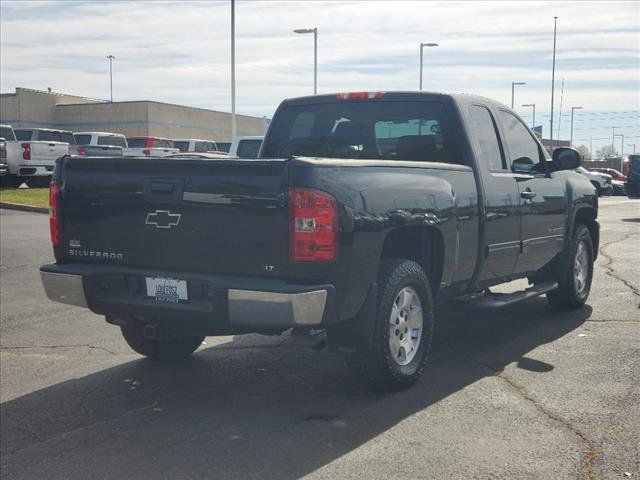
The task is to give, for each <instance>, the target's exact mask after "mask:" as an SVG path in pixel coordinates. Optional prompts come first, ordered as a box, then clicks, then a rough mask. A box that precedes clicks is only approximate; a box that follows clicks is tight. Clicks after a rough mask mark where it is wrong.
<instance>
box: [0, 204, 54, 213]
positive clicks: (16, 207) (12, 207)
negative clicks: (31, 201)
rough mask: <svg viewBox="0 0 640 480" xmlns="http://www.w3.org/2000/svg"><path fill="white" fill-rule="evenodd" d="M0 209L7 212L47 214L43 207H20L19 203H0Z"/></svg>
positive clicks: (47, 211)
mask: <svg viewBox="0 0 640 480" xmlns="http://www.w3.org/2000/svg"><path fill="white" fill-rule="evenodd" d="M0 208H6V209H7V210H20V211H23V212H36V213H49V209H48V208H45V207H34V206H33V205H22V204H20V203H9V202H0Z"/></svg>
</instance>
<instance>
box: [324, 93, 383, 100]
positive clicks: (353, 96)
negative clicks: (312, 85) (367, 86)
mask: <svg viewBox="0 0 640 480" xmlns="http://www.w3.org/2000/svg"><path fill="white" fill-rule="evenodd" d="M382 97H384V92H348V93H338V94H337V95H336V98H337V99H338V100H370V99H373V98H382Z"/></svg>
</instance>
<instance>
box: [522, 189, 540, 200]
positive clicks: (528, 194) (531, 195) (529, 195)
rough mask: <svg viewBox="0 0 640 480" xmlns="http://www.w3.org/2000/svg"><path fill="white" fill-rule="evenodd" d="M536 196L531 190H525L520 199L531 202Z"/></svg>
mask: <svg viewBox="0 0 640 480" xmlns="http://www.w3.org/2000/svg"><path fill="white" fill-rule="evenodd" d="M536 195H537V194H536V193H535V192H532V191H531V190H525V191H524V192H520V197H521V198H524V199H525V200H531V199H532V198H534V197H535V196H536Z"/></svg>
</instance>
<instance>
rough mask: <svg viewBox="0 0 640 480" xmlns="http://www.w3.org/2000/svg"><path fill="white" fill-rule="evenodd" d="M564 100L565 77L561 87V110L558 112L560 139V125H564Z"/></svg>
mask: <svg viewBox="0 0 640 480" xmlns="http://www.w3.org/2000/svg"><path fill="white" fill-rule="evenodd" d="M563 101H564V78H563V79H562V86H561V87H560V111H559V112H558V140H560V125H562V102H563Z"/></svg>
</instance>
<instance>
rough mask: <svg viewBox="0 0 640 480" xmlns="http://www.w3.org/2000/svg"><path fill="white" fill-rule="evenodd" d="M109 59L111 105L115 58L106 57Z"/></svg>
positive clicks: (111, 56)
mask: <svg viewBox="0 0 640 480" xmlns="http://www.w3.org/2000/svg"><path fill="white" fill-rule="evenodd" d="M107 58H108V59H109V98H110V99H111V103H113V60H114V59H115V58H116V57H114V56H113V55H107Z"/></svg>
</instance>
